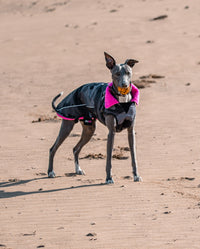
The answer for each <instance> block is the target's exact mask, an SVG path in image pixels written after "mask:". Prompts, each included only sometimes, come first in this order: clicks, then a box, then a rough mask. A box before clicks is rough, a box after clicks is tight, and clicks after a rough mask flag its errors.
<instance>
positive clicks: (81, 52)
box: [0, 0, 200, 249]
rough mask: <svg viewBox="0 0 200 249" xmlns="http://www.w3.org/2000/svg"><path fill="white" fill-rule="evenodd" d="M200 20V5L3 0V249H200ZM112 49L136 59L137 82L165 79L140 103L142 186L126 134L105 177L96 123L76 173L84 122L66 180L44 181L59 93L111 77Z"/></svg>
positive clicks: (63, 165)
mask: <svg viewBox="0 0 200 249" xmlns="http://www.w3.org/2000/svg"><path fill="white" fill-rule="evenodd" d="M163 15H164V16H163ZM159 16H163V18H157V17H159ZM154 19H155V20H154ZM199 23H200V5H199V0H193V1H185V0H152V1H150V0H146V1H145V0H132V1H131V0H124V1H119V0H116V1H114V0H110V1H106V0H96V1H92V0H85V1H80V0H79V1H78V0H66V1H65V0H41V1H39V0H35V1H34V0H32V1H28V0H20V1H15V0H1V1H0V30H1V32H0V47H1V49H0V86H1V89H0V108H1V111H0V129H1V142H0V157H1V166H0V167H1V175H0V198H1V199H0V224H1V225H0V248H7V249H8V248H10V249H22V248H23V249H29V248H30V249H32V248H50V249H58V248H59V249H69V248H70V249H78V248H81V249H94V248H96V249H101V248H105V249H132V248H134V249H135V248H139V249H151V248H152V249H155V248H159V249H160V248H164V249H171V248H175V249H177V248H178V249H179V248H185V249H188V248H192V249H193V248H195V249H196V248H200V232H199V231H200V167H199V164H200V113H199V106H200V97H199V96H200V83H199V78H200V54H199V51H200V29H199ZM104 51H107V52H108V53H110V54H111V55H113V56H114V57H115V58H116V60H117V62H123V61H125V60H126V59H127V58H133V59H137V60H139V61H140V63H139V64H137V65H136V66H135V68H134V76H133V79H134V80H138V79H140V77H142V76H145V75H149V74H156V75H161V76H165V78H158V79H154V80H155V81H156V82H155V83H151V84H149V87H146V88H143V89H141V100H140V105H139V106H138V108H137V122H136V127H135V129H136V133H137V134H136V136H137V158H138V164H139V172H140V175H141V176H142V178H143V182H141V183H134V182H133V179H132V176H131V163H130V157H128V156H129V152H127V151H124V150H123V149H121V150H120V148H123V147H127V134H126V131H123V132H122V133H120V134H117V135H116V139H115V151H114V153H121V154H122V156H123V157H124V158H123V159H124V160H117V159H113V177H114V180H115V184H113V185H103V184H102V183H104V181H105V154H106V137H107V135H106V134H107V128H106V127H104V126H102V125H101V124H99V123H98V125H97V130H96V133H95V136H94V137H93V139H92V140H91V142H90V143H88V144H87V146H85V148H84V149H83V150H82V152H81V157H82V158H83V159H82V160H80V162H81V166H82V168H83V169H84V170H85V171H86V175H85V176H74V174H72V173H73V172H74V164H73V160H72V159H73V156H72V148H73V146H74V145H75V144H76V143H77V141H78V140H79V136H80V133H81V129H80V124H77V126H76V127H75V129H74V130H73V132H72V135H71V136H70V137H69V138H68V139H67V140H66V141H65V143H64V144H63V145H62V147H61V148H60V150H59V151H58V152H57V154H56V157H55V164H54V166H55V172H56V174H57V176H58V177H57V178H55V179H48V178H47V175H46V171H47V166H48V151H49V148H50V146H51V145H52V144H53V142H54V140H55V138H56V136H57V133H58V130H59V126H60V120H59V119H55V118H54V115H55V113H53V112H52V109H51V100H52V98H53V97H54V96H55V95H56V94H57V93H59V92H60V91H64V93H65V94H67V93H69V92H70V91H71V90H72V89H74V88H76V87H78V86H80V85H81V84H84V83H87V82H98V81H103V82H110V80H111V78H110V73H109V71H108V70H107V68H106V67H105V61H104V56H103V52H104ZM148 80H149V79H148ZM37 121H40V122H37ZM88 155H90V156H88ZM90 157H94V159H90ZM98 157H100V158H99V159H98ZM127 157H128V159H127Z"/></svg>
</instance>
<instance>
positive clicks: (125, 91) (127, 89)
mask: <svg viewBox="0 0 200 249" xmlns="http://www.w3.org/2000/svg"><path fill="white" fill-rule="evenodd" d="M117 90H118V92H119V93H120V94H121V95H126V94H128V93H129V92H130V90H131V86H128V87H120V86H118V87H117Z"/></svg>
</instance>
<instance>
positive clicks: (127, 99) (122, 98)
mask: <svg viewBox="0 0 200 249" xmlns="http://www.w3.org/2000/svg"><path fill="white" fill-rule="evenodd" d="M131 99H132V96H131V94H130V93H129V94H127V95H125V96H119V103H127V102H130V101H131Z"/></svg>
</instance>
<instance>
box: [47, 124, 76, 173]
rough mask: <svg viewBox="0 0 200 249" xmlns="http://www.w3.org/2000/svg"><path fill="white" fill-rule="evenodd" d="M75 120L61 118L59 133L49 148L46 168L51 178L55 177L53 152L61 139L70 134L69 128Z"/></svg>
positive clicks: (61, 141) (71, 127) (70, 128)
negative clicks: (47, 166)
mask: <svg viewBox="0 0 200 249" xmlns="http://www.w3.org/2000/svg"><path fill="white" fill-rule="evenodd" d="M74 124H75V122H74V121H73V120H64V119H63V120H62V124H61V128H60V132H59V135H58V137H57V139H56V141H55V143H54V145H53V146H52V147H51V149H50V150H49V168H48V177H49V178H53V177H55V173H54V171H53V159H54V156H55V153H56V151H57V149H58V148H59V146H60V145H61V144H62V143H63V141H64V140H65V139H66V138H67V136H68V135H69V134H70V132H71V130H72V129H73V127H74Z"/></svg>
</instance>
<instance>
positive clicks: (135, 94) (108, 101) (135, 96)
mask: <svg viewBox="0 0 200 249" xmlns="http://www.w3.org/2000/svg"><path fill="white" fill-rule="evenodd" d="M112 85H113V83H112V82H111V83H109V84H108V86H107V88H106V94H105V108H109V107H111V106H113V105H116V104H119V101H118V100H117V99H116V98H115V97H114V96H113V95H112V94H111V92H110V87H111V86H112ZM131 94H132V100H131V102H135V103H136V104H137V105H138V104H139V90H138V88H137V87H136V86H134V85H133V84H131Z"/></svg>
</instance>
